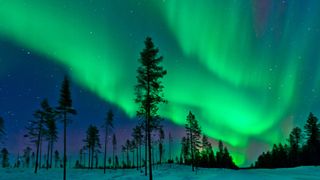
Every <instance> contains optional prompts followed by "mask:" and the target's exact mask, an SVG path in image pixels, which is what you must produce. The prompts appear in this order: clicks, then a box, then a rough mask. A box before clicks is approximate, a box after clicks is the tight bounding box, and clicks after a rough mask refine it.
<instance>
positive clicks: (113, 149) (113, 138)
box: [112, 134, 117, 168]
mask: <svg viewBox="0 0 320 180" xmlns="http://www.w3.org/2000/svg"><path fill="white" fill-rule="evenodd" d="M116 151H117V138H116V135H115V134H113V136H112V165H113V168H116V167H117V166H116V165H115V162H114V160H115V159H114V158H115V152H116Z"/></svg>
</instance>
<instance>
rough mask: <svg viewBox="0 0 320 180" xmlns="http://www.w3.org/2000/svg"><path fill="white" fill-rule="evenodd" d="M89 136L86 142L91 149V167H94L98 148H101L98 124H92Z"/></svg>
mask: <svg viewBox="0 0 320 180" xmlns="http://www.w3.org/2000/svg"><path fill="white" fill-rule="evenodd" d="M86 137H87V138H86V139H85V142H86V143H87V147H88V149H89V168H91V169H93V160H94V156H95V154H96V151H95V150H96V149H97V148H100V147H101V145H100V140H99V130H98V128H97V127H96V126H93V125H90V126H89V128H88V130H87V136H86Z"/></svg>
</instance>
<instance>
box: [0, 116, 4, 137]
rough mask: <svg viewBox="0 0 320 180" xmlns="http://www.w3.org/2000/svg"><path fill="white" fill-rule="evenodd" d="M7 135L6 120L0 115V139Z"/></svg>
mask: <svg viewBox="0 0 320 180" xmlns="http://www.w3.org/2000/svg"><path fill="white" fill-rule="evenodd" d="M4 135H5V130H4V120H3V118H2V117H1V116H0V140H1V138H2V137H3V136H4Z"/></svg>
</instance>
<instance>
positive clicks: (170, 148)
mask: <svg viewBox="0 0 320 180" xmlns="http://www.w3.org/2000/svg"><path fill="white" fill-rule="evenodd" d="M168 141H169V160H168V162H169V163H170V167H171V164H172V163H173V160H172V143H173V138H172V135H171V132H169V137H168Z"/></svg>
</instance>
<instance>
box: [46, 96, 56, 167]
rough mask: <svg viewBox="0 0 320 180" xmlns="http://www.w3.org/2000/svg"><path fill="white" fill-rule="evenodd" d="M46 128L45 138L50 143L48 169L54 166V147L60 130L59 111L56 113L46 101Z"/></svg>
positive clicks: (47, 158)
mask: <svg viewBox="0 0 320 180" xmlns="http://www.w3.org/2000/svg"><path fill="white" fill-rule="evenodd" d="M44 115H45V116H44V126H45V134H44V135H45V136H46V139H47V141H48V151H47V157H46V160H47V162H46V167H47V169H48V168H51V166H52V153H53V145H54V143H55V142H57V140H58V130H57V124H56V118H57V115H58V113H57V111H55V110H54V109H53V108H52V107H50V105H49V103H48V101H47V100H46V104H45V107H44Z"/></svg>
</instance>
